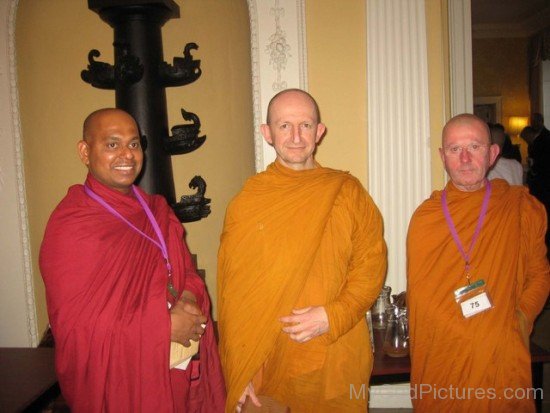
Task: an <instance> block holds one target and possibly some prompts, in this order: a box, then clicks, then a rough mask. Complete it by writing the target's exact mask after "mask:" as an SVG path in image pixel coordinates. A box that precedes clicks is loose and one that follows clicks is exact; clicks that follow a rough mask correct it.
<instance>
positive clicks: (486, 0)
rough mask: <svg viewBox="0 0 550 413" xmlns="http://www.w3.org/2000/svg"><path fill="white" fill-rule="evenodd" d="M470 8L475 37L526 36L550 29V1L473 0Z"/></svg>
mask: <svg viewBox="0 0 550 413" xmlns="http://www.w3.org/2000/svg"><path fill="white" fill-rule="evenodd" d="M451 1H452V0H451ZM471 5H472V32H473V35H474V37H527V36H530V35H532V34H533V33H535V32H537V31H539V30H541V29H543V28H545V27H549V26H550V0H471Z"/></svg>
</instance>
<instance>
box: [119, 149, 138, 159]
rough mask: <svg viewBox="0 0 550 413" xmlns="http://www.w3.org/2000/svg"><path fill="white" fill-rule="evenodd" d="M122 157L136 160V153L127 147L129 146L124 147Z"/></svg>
mask: <svg viewBox="0 0 550 413" xmlns="http://www.w3.org/2000/svg"><path fill="white" fill-rule="evenodd" d="M121 155H122V157H123V158H126V159H134V156H135V155H134V151H133V150H132V149H131V148H129V147H127V146H124V147H123V148H122V154H121Z"/></svg>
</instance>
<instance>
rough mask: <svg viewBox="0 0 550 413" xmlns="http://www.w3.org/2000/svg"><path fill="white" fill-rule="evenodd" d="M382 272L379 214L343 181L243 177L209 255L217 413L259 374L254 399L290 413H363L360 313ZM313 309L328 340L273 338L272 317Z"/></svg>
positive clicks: (272, 171)
mask: <svg viewBox="0 0 550 413" xmlns="http://www.w3.org/2000/svg"><path fill="white" fill-rule="evenodd" d="M385 268H386V246H385V243H384V240H383V236H382V219H381V215H380V213H379V211H378V209H377V208H376V206H375V205H374V203H373V201H372V199H371V198H370V197H369V195H368V194H367V192H366V191H365V189H364V188H363V187H362V186H361V184H360V183H359V181H358V180H357V179H356V178H354V177H353V176H351V175H349V174H348V173H345V172H341V171H336V170H332V169H328V168H323V167H321V166H320V165H317V167H316V168H315V169H311V170H305V171H294V170H291V169H288V168H286V167H284V166H282V165H281V164H280V163H278V162H275V163H274V164H271V165H270V166H269V167H268V169H267V171H266V172H263V173H260V174H258V175H256V176H254V177H252V178H251V179H249V181H248V182H247V184H246V185H245V187H244V189H243V190H242V191H241V193H240V194H239V195H237V197H236V198H235V199H234V200H233V201H232V202H231V204H230V206H229V208H228V210H227V215H226V219H225V226H224V230H223V233H222V237H221V246H220V251H219V263H218V308H219V317H218V321H219V329H220V354H221V360H222V367H223V370H224V375H225V377H226V385H227V390H228V401H227V408H226V409H227V410H226V411H228V412H234V411H235V406H236V403H237V400H238V398H239V397H240V395H241V394H242V392H243V391H244V389H245V386H246V385H247V384H248V383H249V382H250V381H251V380H252V379H253V378H254V377H256V378H258V376H259V374H258V373H259V372H261V376H262V377H261V384H259V387H256V393H257V394H263V395H267V396H271V397H273V398H275V399H276V400H278V401H280V402H282V403H283V404H285V405H288V406H290V408H291V410H292V411H293V412H296V413H298V412H300V413H301V412H335V411H341V412H364V411H365V409H366V403H367V397H366V395H367V394H368V393H366V392H361V391H360V389H361V386H362V385H363V386H364V387H365V386H366V387H368V381H369V376H370V372H371V370H372V350H371V346H370V339H369V333H368V329H367V326H366V323H365V318H364V316H365V311H367V309H368V308H369V307H370V306H371V304H372V303H373V302H374V300H375V299H376V297H377V295H378V293H379V291H380V288H381V286H382V282H383V277H384V272H385ZM318 305H322V306H325V308H326V311H327V314H328V319H329V324H330V327H329V328H330V330H329V332H328V333H326V334H324V335H321V336H319V337H316V338H314V339H312V340H310V341H309V342H306V343H296V342H294V341H292V340H291V339H290V338H289V337H288V335H287V334H285V333H283V332H282V331H281V328H282V324H281V322H280V321H278V320H279V317H281V316H285V315H289V314H290V313H291V311H292V309H294V308H302V307H306V306H318ZM255 383H256V385H257V386H258V380H255ZM351 386H353V388H352V387H351ZM352 390H353V392H352V396H351V397H350V391H352ZM355 395H359V397H355Z"/></svg>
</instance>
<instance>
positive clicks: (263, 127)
mask: <svg viewBox="0 0 550 413" xmlns="http://www.w3.org/2000/svg"><path fill="white" fill-rule="evenodd" d="M260 132H261V133H262V136H263V137H264V139H265V141H266V142H267V143H269V144H270V145H271V146H273V139H272V138H271V129H270V128H269V125H268V124H267V123H263V124H262V125H260Z"/></svg>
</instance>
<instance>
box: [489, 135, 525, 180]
mask: <svg viewBox="0 0 550 413" xmlns="http://www.w3.org/2000/svg"><path fill="white" fill-rule="evenodd" d="M489 129H490V132H491V143H492V144H496V145H498V148H499V155H498V157H497V160H496V161H495V163H494V164H493V166H492V167H491V169H490V170H489V174H488V175H487V178H488V179H491V180H492V179H495V178H500V179H504V180H505V181H506V182H508V183H509V184H510V185H522V184H523V167H522V166H521V163H520V162H518V161H516V160H515V159H509V158H505V157H503V156H502V149H503V147H504V142H505V141H506V135H505V133H504V132H503V131H502V129H500V128H498V127H495V126H494V125H490V126H489Z"/></svg>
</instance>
